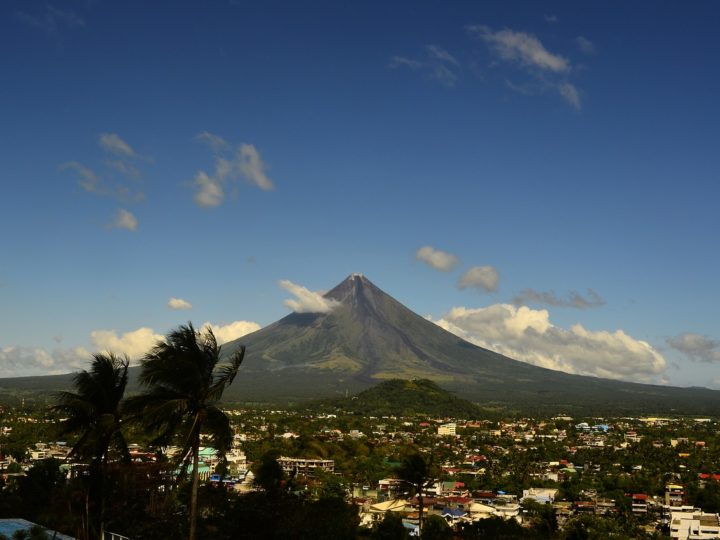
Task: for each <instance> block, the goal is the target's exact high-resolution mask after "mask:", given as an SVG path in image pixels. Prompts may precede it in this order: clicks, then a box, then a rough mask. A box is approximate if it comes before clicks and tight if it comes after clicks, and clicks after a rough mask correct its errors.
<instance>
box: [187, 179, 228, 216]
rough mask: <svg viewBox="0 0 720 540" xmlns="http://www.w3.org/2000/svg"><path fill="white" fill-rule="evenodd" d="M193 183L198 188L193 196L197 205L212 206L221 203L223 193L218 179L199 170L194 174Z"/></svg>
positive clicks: (223, 196)
mask: <svg viewBox="0 0 720 540" xmlns="http://www.w3.org/2000/svg"><path fill="white" fill-rule="evenodd" d="M193 183H194V184H195V185H196V186H197V188H198V191H197V193H195V197H193V198H194V199H195V202H196V203H197V204H198V206H202V207H204V208H213V207H215V206H219V205H221V204H222V202H223V200H224V199H225V193H224V191H223V188H222V186H221V185H220V181H219V180H218V179H216V178H211V177H210V176H208V175H207V173H205V172H204V171H199V172H198V173H197V174H196V175H195V180H194V181H193Z"/></svg>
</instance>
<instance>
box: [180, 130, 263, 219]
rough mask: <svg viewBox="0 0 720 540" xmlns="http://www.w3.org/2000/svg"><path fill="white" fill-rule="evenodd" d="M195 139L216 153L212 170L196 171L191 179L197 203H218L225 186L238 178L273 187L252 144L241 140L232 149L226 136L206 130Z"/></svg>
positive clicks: (217, 204) (220, 201) (212, 205)
mask: <svg viewBox="0 0 720 540" xmlns="http://www.w3.org/2000/svg"><path fill="white" fill-rule="evenodd" d="M195 139H196V140H198V141H200V142H203V143H205V144H207V145H208V146H210V148H212V150H213V153H214V154H215V172H214V173H213V174H209V173H207V172H206V171H198V173H197V174H196V175H195V178H194V179H193V182H192V184H193V186H194V188H195V190H196V193H195V196H194V200H195V202H196V203H197V204H198V205H199V206H202V207H205V208H212V207H215V206H219V205H221V204H222V203H223V201H224V200H225V189H224V187H225V186H226V185H228V184H231V183H232V182H235V181H238V180H245V181H246V182H248V183H250V184H253V185H254V186H256V187H258V188H260V189H262V190H263V191H269V190H271V189H274V187H275V186H274V184H273V182H272V180H271V179H270V178H269V177H268V176H267V173H266V171H265V169H266V168H267V165H266V164H265V162H264V161H263V159H262V157H261V156H260V152H258V150H257V148H255V146H253V145H252V144H245V143H243V144H241V145H239V146H238V147H237V148H236V149H234V150H233V149H232V148H231V146H230V144H229V143H228V142H227V141H225V139H223V138H222V137H220V136H219V135H215V134H213V133H210V132H208V131H203V132H202V133H199V134H198V135H196V137H195Z"/></svg>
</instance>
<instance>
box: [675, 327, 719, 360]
mask: <svg viewBox="0 0 720 540" xmlns="http://www.w3.org/2000/svg"><path fill="white" fill-rule="evenodd" d="M667 344H668V345H670V347H672V348H673V349H675V350H676V351H680V352H681V353H683V354H685V355H686V356H688V357H690V358H691V359H693V360H699V361H701V362H720V341H717V340H715V339H710V338H709V337H707V336H703V335H701V334H695V333H692V332H686V333H684V334H680V335H678V336H674V337H671V338H668V339H667Z"/></svg>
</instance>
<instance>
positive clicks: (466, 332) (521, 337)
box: [435, 304, 667, 382]
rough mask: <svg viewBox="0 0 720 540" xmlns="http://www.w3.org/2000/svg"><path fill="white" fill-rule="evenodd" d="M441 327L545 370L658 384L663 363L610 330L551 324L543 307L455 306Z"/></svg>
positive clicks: (644, 346) (645, 346) (634, 341)
mask: <svg viewBox="0 0 720 540" xmlns="http://www.w3.org/2000/svg"><path fill="white" fill-rule="evenodd" d="M435 322H436V323H437V324H438V325H439V326H441V327H442V328H444V329H446V330H448V331H450V332H452V333H454V334H456V335H458V336H459V337H461V338H463V339H465V340H467V341H470V342H471V343H475V344H476V345H479V346H481V347H485V348H487V349H491V350H494V351H496V352H498V353H500V354H503V355H505V356H508V357H510V358H514V359H516V360H521V361H523V362H527V363H529V364H533V365H536V366H541V367H545V368H549V369H555V370H559V371H564V372H567V373H574V374H578V375H592V376H596V377H604V378H608V379H622V380H629V381H638V382H659V381H661V380H662V378H663V375H664V373H665V370H666V368H667V363H666V361H665V359H664V358H663V357H662V355H661V354H660V353H659V352H658V351H656V350H655V349H654V348H653V347H652V346H651V345H650V344H648V343H646V342H644V341H640V340H637V339H635V338H633V337H631V336H629V335H627V334H626V333H625V332H623V331H622V330H617V331H615V332H607V331H597V332H595V331H591V330H587V329H586V328H584V327H583V326H582V325H580V324H575V325H573V326H572V327H570V328H569V329H565V328H560V327H558V326H555V325H553V324H552V322H551V321H550V314H549V313H548V311H547V310H544V309H542V310H535V309H531V308H528V307H525V306H522V307H517V306H513V305H510V304H495V305H492V306H488V307H483V308H466V307H455V308H453V309H451V310H450V311H449V312H448V313H446V314H445V315H444V316H443V317H442V318H441V319H440V320H438V321H435Z"/></svg>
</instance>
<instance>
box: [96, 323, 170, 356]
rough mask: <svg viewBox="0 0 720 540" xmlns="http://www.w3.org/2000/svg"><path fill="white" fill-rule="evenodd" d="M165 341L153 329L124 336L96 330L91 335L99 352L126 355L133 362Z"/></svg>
mask: <svg viewBox="0 0 720 540" xmlns="http://www.w3.org/2000/svg"><path fill="white" fill-rule="evenodd" d="M163 339H164V337H163V336H161V335H160V334H156V333H155V331H154V330H153V329H152V328H147V327H143V328H138V329H137V330H132V331H130V332H125V333H123V334H118V333H117V332H116V331H115V330H94V331H93V332H91V333H90V340H91V341H92V344H93V346H94V347H96V348H97V349H98V350H100V351H102V352H112V353H115V354H126V355H127V356H128V357H129V358H130V359H131V360H137V359H139V358H141V357H142V356H144V355H145V354H146V353H147V352H148V351H149V350H150V349H151V348H152V347H153V346H154V345H155V344H156V343H157V342H158V341H160V340H163Z"/></svg>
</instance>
